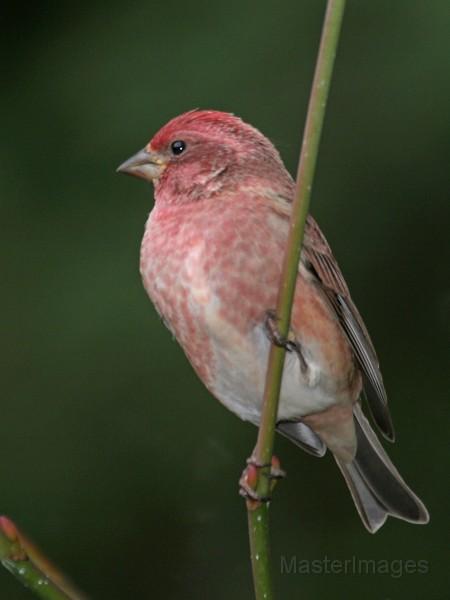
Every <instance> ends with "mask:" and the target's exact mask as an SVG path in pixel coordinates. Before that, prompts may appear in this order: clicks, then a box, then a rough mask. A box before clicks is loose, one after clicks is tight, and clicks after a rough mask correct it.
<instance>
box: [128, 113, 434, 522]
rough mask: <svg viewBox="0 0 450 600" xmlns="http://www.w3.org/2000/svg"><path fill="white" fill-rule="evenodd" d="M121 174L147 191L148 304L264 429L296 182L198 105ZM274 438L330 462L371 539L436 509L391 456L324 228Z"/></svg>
mask: <svg viewBox="0 0 450 600" xmlns="http://www.w3.org/2000/svg"><path fill="white" fill-rule="evenodd" d="M117 171H118V172H120V173H124V174H127V175H132V176H135V177H138V178H141V179H144V180H146V181H147V182H151V183H152V184H153V186H154V200H155V202H154V207H153V209H152V210H151V212H150V214H149V217H148V220H147V222H146V226H145V232H144V237H143V240H142V245H141V251H140V272H141V275H142V280H143V284H144V287H145V290H146V291H147V294H148V296H149V297H150V299H151V301H152V302H153V304H154V306H155V308H156V310H157V312H158V313H159V315H160V316H161V318H162V320H163V322H164V323H165V325H166V326H167V327H168V329H169V330H170V331H171V332H172V334H173V336H174V337H175V338H176V340H177V341H178V343H179V344H180V345H181V347H182V348H183V350H184V352H185V354H186V356H187V358H188V360H189V361H190V363H191V365H192V367H193V368H194V370H195V371H196V373H197V375H198V376H199V378H200V379H201V380H202V381H203V383H204V384H205V386H206V387H207V389H208V390H209V391H210V393H211V394H212V395H213V396H214V397H215V398H216V399H218V400H219V401H220V402H221V403H222V404H223V405H224V406H225V407H226V408H228V409H229V410H231V411H232V412H233V413H235V414H236V415H237V416H238V417H240V418H241V419H242V420H244V421H249V422H251V423H253V424H254V425H256V426H258V425H259V422H260V415H261V409H262V402H263V393H264V382H265V374H266V369H267V360H268V354H269V349H270V345H271V343H273V342H274V340H273V335H271V331H272V334H273V330H274V326H275V329H276V315H275V314H274V312H273V311H274V307H275V306H276V299H277V290H278V286H279V283H280V274H281V266H282V260H283V255H284V251H285V246H286V241H287V236H288V231H289V225H290V215H291V208H292V201H293V198H294V192H295V183H294V181H293V179H292V177H291V175H290V174H289V172H288V171H287V169H286V168H285V166H284V164H283V162H282V159H281V157H280V154H279V153H278V151H277V149H276V148H275V146H274V145H273V144H272V142H271V141H270V140H269V139H268V138H267V137H266V136H264V135H263V134H262V133H261V132H260V131H259V130H258V129H256V128H255V127H253V126H252V125H250V124H248V123H246V122H244V121H243V120H241V119H240V118H239V117H237V116H235V115H234V114H232V113H227V112H222V111H217V110H198V109H196V110H191V111H188V112H186V113H184V114H182V115H180V116H177V117H175V118H173V119H172V120H170V121H169V122H168V123H166V124H165V125H164V126H163V127H162V128H161V129H160V130H159V131H158V132H157V133H156V134H155V135H154V137H153V138H152V139H151V141H150V142H149V143H148V144H147V145H146V146H145V147H144V148H143V149H142V150H140V151H139V152H138V153H137V154H135V155H133V156H132V157H131V158H130V159H128V160H127V161H125V162H124V163H123V164H121V165H120V167H119V168H118V169H117ZM286 347H287V350H288V351H287V352H286V360H285V367H284V371H283V378H282V385H281V392H280V400H279V408H278V414H277V421H276V430H277V432H278V433H280V434H282V435H283V436H285V437H287V438H288V439H289V440H290V441H292V442H293V443H294V444H296V445H297V446H299V447H300V448H302V449H303V450H305V451H306V452H308V453H309V454H312V455H313V456H316V457H322V456H324V455H325V453H326V451H327V449H328V450H329V451H330V452H331V453H332V455H333V457H334V459H335V460H336V463H337V465H338V467H339V469H340V471H341V472H342V474H343V476H344V479H345V481H346V483H347V486H348V488H349V491H350V494H351V496H352V498H353V501H354V503H355V506H356V509H357V511H358V513H359V516H360V517H361V520H362V522H363V524H364V525H365V527H366V528H367V530H368V531H369V532H371V533H374V532H376V531H377V530H378V529H379V528H380V527H381V526H382V525H383V524H384V523H385V521H386V519H387V517H388V516H392V517H396V518H399V519H402V520H404V521H408V522H410V523H421V524H423V523H427V522H428V521H429V514H428V511H427V509H426V507H425V506H424V504H423V503H422V501H421V500H420V499H419V498H418V496H416V494H414V492H413V491H412V490H411V489H410V487H408V485H407V484H406V483H405V481H404V480H403V479H402V477H401V476H400V474H399V472H398V471H397V469H396V467H395V466H394V465H393V463H392V462H391V460H390V459H389V457H388V455H387V453H386V451H385V450H384V447H383V446H382V444H381V442H380V441H379V439H378V437H377V435H376V434H375V432H374V430H373V428H372V426H371V423H370V422H369V420H368V418H367V416H365V413H364V411H363V406H364V409H366V407H367V408H368V411H369V413H370V415H371V418H372V421H373V423H374V424H375V426H377V427H378V429H379V431H380V432H381V435H382V436H383V437H385V438H386V439H387V440H389V441H391V442H392V441H394V428H393V424H392V419H391V416H390V412H389V407H388V402H387V395H386V391H385V387H384V383H383V378H382V375H381V371H380V366H379V361H378V358H377V354H376V352H375V349H374V346H373V343H372V341H371V338H370V336H369V333H368V331H367V328H366V326H365V325H364V322H363V320H362V318H361V316H360V314H359V312H358V310H357V308H356V306H355V304H354V302H353V300H352V298H351V295H350V292H349V289H348V286H347V284H346V282H345V279H344V277H343V275H342V273H341V270H340V268H339V266H338V264H337V262H336V259H335V258H334V256H333V253H332V251H331V249H330V246H329V244H328V242H327V240H326V238H325V236H324V234H323V233H322V231H321V229H320V228H319V225H318V224H317V222H316V221H315V220H314V218H313V217H312V216H311V215H310V214H309V215H308V217H307V220H306V226H305V235H304V242H303V246H302V250H301V257H300V261H299V267H298V273H297V281H296V288H295V295H294V302H293V309H292V316H291V324H290V332H289V342H288V343H287V346H286Z"/></svg>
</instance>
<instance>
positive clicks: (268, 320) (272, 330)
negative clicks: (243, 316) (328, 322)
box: [264, 310, 308, 373]
mask: <svg viewBox="0 0 450 600" xmlns="http://www.w3.org/2000/svg"><path fill="white" fill-rule="evenodd" d="M277 320H278V317H277V316H276V314H275V311H274V310H268V311H266V316H265V319H264V327H265V330H266V333H267V336H268V338H269V340H270V341H271V342H272V344H275V346H279V347H280V348H284V349H285V350H286V352H295V353H296V354H297V356H298V358H299V361H300V367H301V369H302V372H303V373H306V372H307V370H308V365H307V364H306V360H305V357H304V356H303V353H302V349H301V346H300V342H299V341H298V340H297V339H296V338H295V334H294V332H293V331H292V330H289V333H288V336H287V338H284V337H283V336H282V335H281V334H280V332H279V331H278V327H277V325H276V322H277Z"/></svg>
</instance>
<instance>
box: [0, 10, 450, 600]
mask: <svg viewBox="0 0 450 600" xmlns="http://www.w3.org/2000/svg"><path fill="white" fill-rule="evenodd" d="M324 6H325V3H324V2H322V1H321V2H318V1H317V0H304V1H299V0H291V1H285V2H281V3H280V2H270V1H268V0H264V1H259V2H237V1H234V0H233V1H231V0H230V1H228V2H206V1H204V0H203V1H199V2H196V3H188V2H174V1H166V2H160V3H157V2H149V1H146V2H144V1H141V0H139V1H132V2H129V3H124V2H117V1H112V2H108V3H106V2H100V1H98V0H91V1H90V2H81V3H78V4H77V3H69V2H59V3H58V2H50V1H43V2H40V3H35V4H30V5H28V6H27V7H26V8H25V5H22V4H20V3H12V2H9V3H8V2H7V3H6V5H4V6H3V8H2V16H3V18H2V25H3V32H2V37H1V40H0V44H1V47H2V48H1V49H2V57H3V68H2V71H3V72H2V80H3V84H2V86H1V90H0V100H1V114H2V127H1V132H2V133H1V139H0V152H1V157H0V162H1V167H0V168H1V180H0V186H1V187H0V189H1V198H0V201H1V220H0V228H1V229H0V241H1V246H2V248H1V254H0V256H1V261H2V266H1V275H2V282H3V283H2V293H1V296H0V303H1V307H0V310H1V341H2V343H1V350H0V352H1V381H2V386H1V389H2V399H1V406H2V409H1V459H0V473H1V475H0V513H5V514H8V515H10V516H11V517H12V518H13V519H15V520H16V521H17V522H18V523H19V524H20V525H21V526H22V527H23V528H24V529H25V531H27V532H28V533H29V534H30V536H31V537H33V538H34V539H35V540H36V541H38V542H39V544H40V545H41V546H42V547H43V548H45V550H46V552H47V553H48V554H49V556H51V557H53V558H54V559H55V561H56V562H57V563H58V564H59V565H60V566H62V567H63V568H64V569H65V570H66V571H67V572H68V573H70V574H71V575H72V577H73V579H74V580H75V581H76V582H77V583H78V584H79V585H80V587H82V588H84V589H85V590H86V591H87V592H88V593H89V595H90V596H91V597H92V598H95V599H116V598H117V599H124V598H167V599H172V598H173V599H175V598H180V597H189V598H217V599H228V598H230V597H233V598H235V599H236V600H237V599H241V598H242V599H247V598H251V597H252V588H251V576H250V565H249V560H248V554H249V551H248V542H247V530H246V515H245V511H244V504H243V501H242V500H241V499H240V498H239V497H238V495H237V480H238V476H239V474H240V471H241V469H242V467H243V465H244V461H245V458H246V456H247V455H248V454H249V453H250V451H251V448H252V445H253V443H254V440H255V437H256V430H255V429H254V428H253V427H252V426H250V425H248V424H244V423H241V422H240V421H239V420H238V419H236V418H235V417H234V416H233V415H231V414H230V413H228V412H227V411H226V410H225V409H224V408H222V407H221V406H220V405H219V403H217V402H216V401H214V400H213V399H212V398H211V397H209V395H208V393H207V392H206V391H205V390H204V389H203V387H202V385H201V384H200V382H199V381H198V380H197V378H196V376H195V375H194V373H193V371H192V370H191V368H190V366H189V365H188V363H187V361H186V359H185V358H184V355H183V354H182V352H181V350H180V349H179V348H178V346H177V345H176V344H175V343H174V341H173V340H172V339H171V336H170V334H169V333H168V331H167V330H165V328H164V326H163V325H162V323H161V322H160V321H159V319H158V318H157V316H156V314H155V311H154V309H153V308H152V306H151V304H150V302H149V301H148V299H147V297H146V295H145V293H144V291H143V288H142V285H141V281H140V277H139V273H138V253H139V245H140V238H141V235H142V232H143V227H144V222H145V219H146V216H147V213H148V212H149V210H150V209H151V207H152V203H153V199H152V190H151V189H150V187H149V186H148V185H145V184H144V183H143V182H138V181H134V180H131V179H129V178H125V177H122V176H118V175H116V174H115V168H116V166H117V165H118V164H119V163H120V162H122V161H123V160H125V159H126V158H128V157H129V156H130V155H131V154H132V153H134V152H135V151H137V150H138V149H140V148H141V147H142V146H143V145H144V144H145V143H146V142H147V141H148V140H149V139H150V137H151V136H152V135H153V133H154V132H155V131H156V130H157V129H159V127H160V126H161V125H163V124H164V123H165V122H166V121H167V120H168V119H169V118H171V117H173V116H175V115H176V114H179V113H181V112H183V111H185V110H188V109H191V108H195V107H201V108H217V109H222V110H228V111H232V112H235V113H236V114H238V115H240V116H242V117H243V118H244V119H245V120H247V121H249V122H251V123H252V124H254V125H255V126H257V127H258V128H259V129H261V130H262V131H263V132H264V133H266V134H267V135H268V136H269V137H270V138H271V139H272V140H273V141H274V143H275V144H276V145H277V146H278V148H279V149H280V151H281V153H282V155H283V157H284V159H285V161H286V164H287V165H288V167H289V169H290V170H291V172H294V170H295V166H296V161H297V154H298V149H299V139H300V134H301V130H302V126H303V122H304V116H305V110H306V103H307V99H308V92H309V86H310V81H311V77H312V72H313V66H314V59H315V54H316V51H317V46H318V39H319V35H320V27H321V21H322V16H323V11H324ZM449 9H450V7H449V4H448V2H447V1H442V2H439V1H434V2H425V1H412V0H409V1H408V0H401V1H400V0H397V1H396V2H391V1H388V0H383V1H379V2H376V3H374V2H368V1H366V2H356V1H350V2H349V4H348V10H347V13H346V16H345V20H344V28H343V35H342V43H341V46H340V49H339V53H338V60H337V65H336V70H335V77H334V81H333V86H332V93H331V98H330V105H329V111H328V114H327V120H326V127H325V131H324V137H323V140H322V146H321V153H320V160H319V167H318V172H317V179H316V184H315V188H314V195H313V201H312V203H313V204H312V205H313V213H314V215H315V216H316V218H317V219H318V220H319V222H320V223H321V225H322V228H323V230H324V231H325V233H326V235H327V237H328V239H329V241H330V243H331V245H332V247H333V249H334V252H335V254H336V256H337V257H338V259H339V261H340V264H341V267H342V269H343V271H344V273H345V274H346V277H347V280H348V283H349V285H350V287H351V289H352V293H353V296H354V298H355V300H356V302H357V304H358V306H359V308H360V310H361V312H362V314H363V315H364V317H365V319H366V322H367V325H368V327H369V329H370V331H371V333H372V337H373V339H374V341H375V344H376V347H377V349H378V353H379V356H380V358H381V363H382V367H383V373H384V377H385V382H386V385H387V389H388V394H389V396H390V401H391V410H392V414H393V418H394V422H395V425H396V430H397V444H396V445H395V446H392V447H390V448H389V451H390V455H391V457H392V458H393V460H394V461H395V462H396V464H397V465H398V467H399V469H400V471H401V472H402V474H403V475H404V477H405V478H406V480H407V481H408V482H410V483H411V485H412V486H413V488H414V489H415V490H416V491H417V493H418V494H419V495H420V496H422V498H423V499H424V501H425V502H426V504H427V505H428V508H429V510H430V512H431V515H432V522H431V524H430V525H429V526H427V527H421V528H419V527H414V526H412V525H408V524H406V523H402V522H399V521H395V520H392V519H390V520H389V521H388V523H387V524H386V525H385V527H384V528H383V529H382V530H381V531H380V532H379V533H378V534H377V535H375V536H370V535H369V534H368V533H366V531H365V530H364V528H363V526H362V525H361V523H360V521H359V519H358V517H357V515H356V512H355V509H354V507H353V504H352V502H351V500H350V497H349V495H348V492H347V490H346V487H345V484H344V482H343V480H342V478H341V476H340V474H339V472H338V470H337V468H336V467H335V464H334V462H333V460H332V459H331V458H330V457H329V456H327V457H326V458H325V459H323V460H321V461H319V460H317V459H314V458H312V457H310V456H307V455H306V454H304V453H302V452H300V451H297V449H296V448H294V447H292V446H290V445H289V443H288V442H287V441H285V440H282V439H279V440H278V443H277V453H278V454H279V456H280V457H281V458H282V462H283V465H284V466H285V468H286V469H287V471H288V474H289V477H288V479H287V480H286V481H285V482H283V484H282V485H280V486H279V489H278V490H277V493H276V501H275V502H274V503H273V506H272V522H273V558H274V565H275V571H276V573H277V578H276V579H277V581H276V583H277V588H278V590H279V596H278V597H279V598H286V599H291V598H293V599H294V598H295V599H296V598H314V599H315V598H323V599H325V600H326V599H328V598H361V597H364V598H365V599H367V600H371V599H377V600H381V599H384V600H388V599H391V600H392V599H398V598H425V597H426V598H431V599H435V598H436V599H437V598H447V597H449V596H448V589H446V583H445V581H446V580H447V581H448V572H447V571H448V567H447V562H446V556H445V551H446V548H447V544H446V540H445V537H444V533H443V532H444V530H445V524H446V518H448V517H447V515H448V500H449V497H448V487H447V486H448V484H447V479H448V478H447V477H446V475H448V469H447V468H446V467H445V466H444V460H445V459H446V458H447V444H446V443H445V442H446V439H447V437H448V432H447V428H446V427H445V407H446V406H447V404H448V387H449V386H448V378H446V374H447V372H448V360H445V358H447V357H448V355H447V356H446V354H447V353H446V349H447V348H448V333H449V319H448V313H449V308H450V286H449V281H448V278H446V275H448V259H449V246H448V244H446V241H447V237H448V236H447V232H448V217H449V201H448V200H449V198H448V170H449V168H448V165H449V158H450V157H449V152H448V150H449V145H448V140H449V133H450V119H449V118H448V110H449V98H450V94H449V87H450V86H449V66H450V61H449V43H448V42H449V37H448V32H449V26H450V10H449ZM445 379H446V380H447V381H446V383H447V385H446V386H445V385H444V380H445ZM443 457H445V458H443ZM282 556H284V557H286V558H287V559H288V560H289V561H290V560H291V559H292V557H296V558H297V560H299V561H301V560H305V559H307V560H313V559H319V560H320V559H324V558H325V557H328V558H330V559H337V560H341V561H344V560H346V559H351V558H352V556H356V557H357V558H360V559H367V560H369V559H376V560H381V559H383V560H388V561H391V560H402V561H406V560H414V561H419V560H423V561H427V565H428V573H427V574H404V575H403V576H401V577H393V576H391V575H389V574H384V575H383V574H378V575H376V576H374V575H366V576H364V575H353V576H351V575H347V576H345V575H331V574H327V575H321V576H319V575H303V576H301V575H299V574H297V575H294V574H290V575H287V574H284V575H283V574H281V573H280V564H281V562H280V561H281V557H282ZM447 585H448V584H447ZM28 597H29V593H28V592H27V591H26V590H24V589H22V588H21V587H20V585H19V584H18V583H17V582H16V581H14V580H13V579H12V578H11V576H10V575H9V574H8V573H7V572H6V571H4V570H2V571H0V598H2V599H3V598H5V599H8V600H20V599H24V600H25V599H26V598H28Z"/></svg>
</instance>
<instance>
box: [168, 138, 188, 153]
mask: <svg viewBox="0 0 450 600" xmlns="http://www.w3.org/2000/svg"><path fill="white" fill-rule="evenodd" d="M170 148H171V150H172V152H173V154H175V155H176V156H178V154H181V153H182V152H183V150H185V149H186V143H185V142H183V141H182V140H177V141H176V142H172V144H171V145H170Z"/></svg>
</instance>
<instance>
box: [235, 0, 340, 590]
mask: <svg viewBox="0 0 450 600" xmlns="http://www.w3.org/2000/svg"><path fill="white" fill-rule="evenodd" d="M344 8H345V0H328V3H327V9H326V13H325V18H324V23H323V28H322V37H321V41H320V48H319V54H318V58H317V63H316V69H315V74H314V80H313V84H312V89H311V95H310V99H309V105H308V113H307V117H306V124H305V130H304V133H303V142H302V147H301V152H300V159H299V164H298V170H297V178H296V189H295V197H294V201H293V204H292V214H291V221H290V228H289V235H288V241H287V245H286V252H285V255H284V261H283V267H282V273H281V281H280V287H279V290H278V299H277V308H276V315H277V319H278V320H277V326H278V330H279V333H280V335H281V336H282V337H284V338H286V337H287V336H288V332H289V323H290V319H291V310H292V304H293V300H294V292H295V285H296V282H297V272H298V263H299V260H300V252H301V247H302V243H303V236H304V228H305V222H306V217H307V215H308V211H309V199H310V195H311V189H312V183H313V178H314V172H315V167H316V162H317V153H318V149H319V142H320V136H321V133H322V125H323V120H324V116H325V108H326V103H327V99H328V91H329V88H330V81H331V75H332V72H333V66H334V59H335V56H336V49H337V44H338V40H339V34H340V30H341V24H342V18H343V14H344ZM268 308H270V307H268ZM284 358H285V350H284V349H283V348H280V347H278V346H275V345H273V344H272V346H271V348H270V354H269V361H268V367H267V375H266V385H265V389H264V403H263V409H262V415H261V423H260V427H259V431H258V439H257V443H256V447H255V450H254V453H253V459H254V460H255V463H256V464H259V465H270V462H271V459H272V453H273V446H274V437H275V425H276V417H277V413H278V401H279V395H280V389H281V379H282V374H283V366H284ZM269 474H270V466H263V467H262V468H261V469H260V470H259V473H258V478H257V482H256V492H257V494H258V495H259V496H260V497H267V496H269V495H270V491H271V489H270V488H271V481H270V478H269V477H268V475H269ZM247 510H248V522H249V535H250V547H251V559H252V567H253V577H254V585H255V595H256V598H257V600H263V599H264V600H270V599H272V598H273V589H272V582H271V576H270V569H269V566H270V554H269V548H270V545H269V523H268V507H267V505H263V504H262V503H261V502H255V501H252V500H247Z"/></svg>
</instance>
